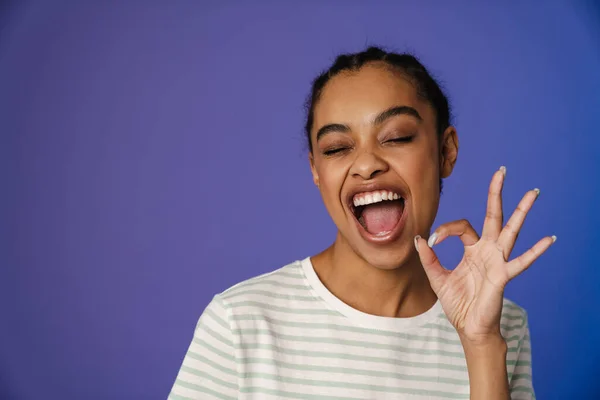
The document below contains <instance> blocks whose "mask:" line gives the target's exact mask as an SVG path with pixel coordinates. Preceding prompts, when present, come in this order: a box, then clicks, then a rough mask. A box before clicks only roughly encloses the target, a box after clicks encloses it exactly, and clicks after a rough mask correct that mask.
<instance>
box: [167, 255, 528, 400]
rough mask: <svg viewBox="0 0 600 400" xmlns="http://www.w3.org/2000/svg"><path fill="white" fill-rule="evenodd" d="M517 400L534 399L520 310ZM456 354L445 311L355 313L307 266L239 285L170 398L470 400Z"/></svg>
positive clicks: (512, 312)
mask: <svg viewBox="0 0 600 400" xmlns="http://www.w3.org/2000/svg"><path fill="white" fill-rule="evenodd" d="M501 326H502V334H503V336H504V338H505V339H506V341H507V344H508V355H507V361H506V366H507V370H508V377H509V380H510V390H511V396H512V398H513V399H533V398H535V395H534V392H533V387H532V383H531V349H530V342H529V328H528V325H527V317H526V313H525V311H524V310H523V309H522V308H520V307H518V306H517V305H515V304H514V303H512V302H511V301H509V300H505V301H504V307H503V310H502V320H501ZM468 398H469V379H468V374H467V365H466V362H465V356H464V352H463V348H462V345H461V343H460V340H459V338H458V335H457V333H456V330H455V329H454V328H453V327H452V325H451V324H450V322H449V321H448V319H447V318H446V316H445V314H444V312H443V310H442V308H441V305H440V304H439V302H438V303H436V304H435V305H434V306H433V307H432V308H431V309H430V310H429V311H427V312H425V313H424V314H421V315H418V316H416V317H412V318H387V317H378V316H374V315H369V314H366V313H363V312H360V311H358V310H356V309H354V308H352V307H350V306H348V305H347V304H345V303H343V302H342V301H341V300H339V299H338V298H337V297H335V296H334V295H333V294H332V293H331V292H329V290H328V289H327V288H326V287H325V286H324V285H323V284H322V283H321V281H320V280H319V278H318V276H317V274H316V273H315V271H314V269H313V266H312V264H311V262H310V259H309V258H307V259H305V260H303V261H297V262H295V263H292V264H290V265H287V266H285V267H283V268H280V269H278V270H276V271H273V272H271V273H268V274H265V275H261V276H258V277H256V278H253V279H250V280H247V281H245V282H242V283H239V284H237V285H235V286H233V287H232V288H230V289H228V290H226V291H225V292H223V293H221V294H219V295H217V296H215V297H214V299H213V301H212V302H211V303H210V304H209V305H208V306H207V308H206V309H205V311H204V313H203V314H202V316H201V317H200V320H199V322H198V325H197V327H196V331H195V333H194V338H193V340H192V343H191V345H190V347H189V349H188V352H187V354H186V355H185V358H184V360H183V365H182V366H181V369H180V371H179V374H178V375H177V379H176V381H175V384H174V386H173V389H172V391H171V394H170V395H169V399H173V400H175V399H227V400H229V399H309V400H313V399H314V400H317V399H319V400H334V399H357V400H358V399H359V400H365V399H468Z"/></svg>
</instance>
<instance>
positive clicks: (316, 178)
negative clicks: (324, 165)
mask: <svg viewBox="0 0 600 400" xmlns="http://www.w3.org/2000/svg"><path fill="white" fill-rule="evenodd" d="M308 162H309V163H310V172H311V173H312V177H313V182H314V183H315V186H316V187H319V174H318V173H317V168H316V167H315V157H314V156H313V153H312V151H311V152H310V153H308Z"/></svg>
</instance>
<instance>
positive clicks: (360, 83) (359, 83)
mask: <svg viewBox="0 0 600 400" xmlns="http://www.w3.org/2000/svg"><path fill="white" fill-rule="evenodd" d="M394 106H410V107H413V108H415V109H417V111H418V112H419V114H420V115H421V116H422V117H423V119H424V120H425V121H428V120H431V119H432V118H433V113H432V110H431V107H430V106H429V105H428V104H427V103H426V102H425V101H423V100H422V99H421V98H419V96H418V95H417V91H416V89H415V87H414V86H413V85H412V83H410V82H409V81H408V80H407V78H406V77H405V76H404V75H403V74H401V73H400V72H399V71H394V70H393V69H392V68H390V67H388V66H386V65H385V64H383V63H378V64H375V63H373V64H368V65H365V66H363V67H362V68H361V69H360V70H358V71H344V72H341V73H340V74H338V75H336V76H334V77H333V78H332V79H331V80H330V81H329V82H328V83H327V84H326V85H325V88H324V89H323V91H322V93H321V98H320V99H319V101H318V103H317V104H316V106H315V109H314V125H313V128H317V129H318V128H319V126H322V125H324V124H328V123H348V124H353V123H357V124H360V123H366V122H367V121H371V120H372V119H373V118H374V117H375V116H376V115H378V114H379V113H381V112H382V111H384V110H387V109H389V108H390V107H394Z"/></svg>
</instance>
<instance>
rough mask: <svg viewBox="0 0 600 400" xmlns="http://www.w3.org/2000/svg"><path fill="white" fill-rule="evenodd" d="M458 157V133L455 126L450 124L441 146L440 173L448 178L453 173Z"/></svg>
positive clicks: (442, 176)
mask: <svg viewBox="0 0 600 400" xmlns="http://www.w3.org/2000/svg"><path fill="white" fill-rule="evenodd" d="M457 158H458V135H457V134H456V129H455V128H454V127H453V126H449V127H448V128H447V129H446V130H445V131H444V134H443V139H442V142H441V146H440V175H441V178H442V179H443V178H447V177H449V176H450V174H452V170H454V165H455V164H456V159H457Z"/></svg>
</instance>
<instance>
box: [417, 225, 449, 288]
mask: <svg viewBox="0 0 600 400" xmlns="http://www.w3.org/2000/svg"><path fill="white" fill-rule="evenodd" d="M415 247H416V248H417V252H418V253H419V259H421V264H422V265H423V269H424V270H425V274H426V275H427V279H429V283H430V284H431V288H432V289H433V291H434V292H435V294H436V295H437V294H439V290H440V289H441V288H442V286H444V283H446V279H448V275H450V271H448V270H447V269H446V268H444V267H442V264H440V260H438V258H437V255H436V254H435V252H434V251H433V249H432V248H431V247H429V245H428V244H427V242H426V241H425V239H423V238H421V236H419V235H417V236H415Z"/></svg>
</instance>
